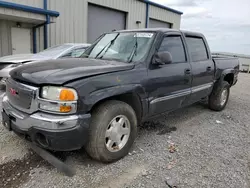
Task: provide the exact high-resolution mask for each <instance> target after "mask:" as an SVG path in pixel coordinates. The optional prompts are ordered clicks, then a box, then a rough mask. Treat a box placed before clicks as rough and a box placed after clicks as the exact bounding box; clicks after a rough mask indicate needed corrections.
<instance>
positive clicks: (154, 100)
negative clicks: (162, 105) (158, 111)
mask: <svg viewBox="0 0 250 188" xmlns="http://www.w3.org/2000/svg"><path fill="white" fill-rule="evenodd" d="M212 86H213V82H211V83H208V84H203V85H200V86H196V87H192V88H190V91H182V92H179V93H176V94H172V95H168V96H164V97H159V98H156V99H153V100H152V101H150V104H155V103H157V102H161V101H166V100H170V99H174V98H177V97H183V96H186V95H190V94H192V93H196V92H199V91H202V90H206V89H209V88H211V87H212Z"/></svg>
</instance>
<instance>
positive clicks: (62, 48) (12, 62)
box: [0, 43, 90, 85]
mask: <svg viewBox="0 0 250 188" xmlns="http://www.w3.org/2000/svg"><path fill="white" fill-rule="evenodd" d="M89 46H90V44H71V43H69V44H62V45H57V46H53V47H51V48H48V49H46V50H43V51H41V52H39V53H36V54H18V55H11V56H5V57H1V58H0V79H1V81H0V85H5V81H6V78H8V77H9V72H10V71H11V70H13V69H14V68H16V67H18V66H20V65H22V64H24V63H29V62H36V61H42V60H48V59H58V58H70V57H72V58H76V57H80V56H81V55H82V54H83V52H84V51H85V50H86V48H88V47H89Z"/></svg>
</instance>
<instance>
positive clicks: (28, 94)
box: [6, 78, 38, 113]
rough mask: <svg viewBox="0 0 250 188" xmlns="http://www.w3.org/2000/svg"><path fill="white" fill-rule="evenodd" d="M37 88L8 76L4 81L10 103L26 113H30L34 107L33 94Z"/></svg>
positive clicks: (34, 94)
mask: <svg viewBox="0 0 250 188" xmlns="http://www.w3.org/2000/svg"><path fill="white" fill-rule="evenodd" d="M37 91H38V89H37V88H35V87H32V86H28V85H25V84H22V83H19V82H16V81H15V80H13V79H11V78H9V79H8V80H7V82H6V95H7V96H8V99H9V101H10V104H11V105H12V106H13V107H15V108H17V109H19V110H21V111H24V112H26V113H32V112H33V111H34V110H35V109H34V107H33V106H34V102H35V96H36V93H37Z"/></svg>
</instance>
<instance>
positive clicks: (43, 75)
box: [10, 58, 134, 85]
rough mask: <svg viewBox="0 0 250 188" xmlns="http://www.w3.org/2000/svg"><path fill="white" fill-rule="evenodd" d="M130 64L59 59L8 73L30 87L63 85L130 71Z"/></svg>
mask: <svg viewBox="0 0 250 188" xmlns="http://www.w3.org/2000/svg"><path fill="white" fill-rule="evenodd" d="M133 68H134V64H132V63H122V62H118V61H107V60H100V59H87V58H84V59H60V60H47V61H42V62H37V63H29V64H25V65H23V66H20V67H18V68H16V69H14V70H12V71H11V72H10V75H11V77H12V78H13V79H15V80H19V81H21V82H25V83H30V84H31V85H45V84H54V85H63V84H64V83H66V82H70V81H73V80H77V79H81V78H84V77H89V76H94V75H99V74H105V73H111V72H116V71H124V70H130V69H133Z"/></svg>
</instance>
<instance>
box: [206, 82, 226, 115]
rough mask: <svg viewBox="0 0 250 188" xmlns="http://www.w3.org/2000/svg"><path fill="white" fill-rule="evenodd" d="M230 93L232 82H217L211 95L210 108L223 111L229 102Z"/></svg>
mask: <svg viewBox="0 0 250 188" xmlns="http://www.w3.org/2000/svg"><path fill="white" fill-rule="evenodd" d="M229 95H230V84H229V83H228V82H225V81H223V82H221V83H216V84H215V85H214V88H213V91H212V93H211V95H210V96H209V101H208V104H209V108H210V109H211V110H214V111H222V110H223V109H224V108H225V107H226V105H227V102H228V99H229Z"/></svg>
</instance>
